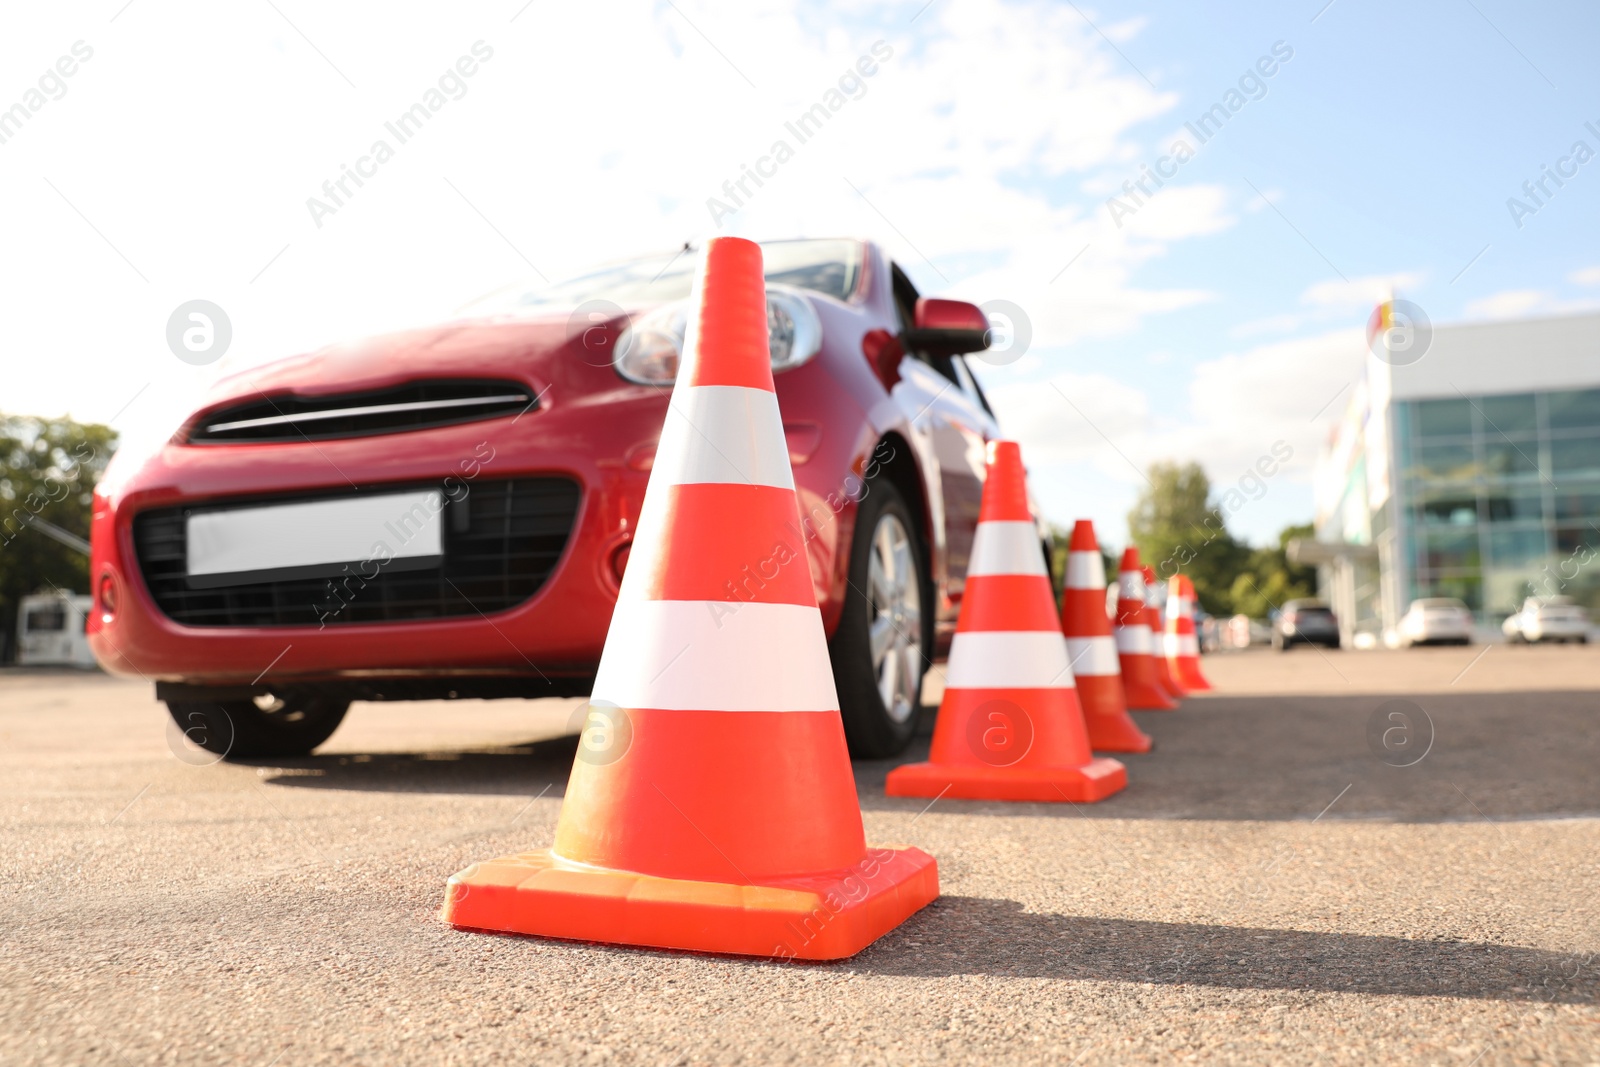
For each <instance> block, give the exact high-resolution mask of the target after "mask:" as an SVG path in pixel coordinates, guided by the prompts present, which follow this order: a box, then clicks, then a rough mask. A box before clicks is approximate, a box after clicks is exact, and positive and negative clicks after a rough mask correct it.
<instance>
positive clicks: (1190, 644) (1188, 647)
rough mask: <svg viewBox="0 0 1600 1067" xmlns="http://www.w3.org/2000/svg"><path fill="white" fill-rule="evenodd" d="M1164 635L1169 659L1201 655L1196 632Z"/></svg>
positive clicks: (1164, 643)
mask: <svg viewBox="0 0 1600 1067" xmlns="http://www.w3.org/2000/svg"><path fill="white" fill-rule="evenodd" d="M1162 637H1163V638H1164V641H1163V642H1162V646H1163V648H1165V650H1166V653H1167V658H1168V659H1172V658H1174V657H1178V658H1182V657H1184V656H1198V655H1200V642H1199V640H1198V639H1196V638H1195V636H1194V634H1162Z"/></svg>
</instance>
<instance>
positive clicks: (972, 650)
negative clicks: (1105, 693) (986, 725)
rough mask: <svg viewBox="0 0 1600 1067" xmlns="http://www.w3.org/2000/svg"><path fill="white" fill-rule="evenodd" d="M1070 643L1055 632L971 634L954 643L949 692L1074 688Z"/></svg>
mask: <svg viewBox="0 0 1600 1067" xmlns="http://www.w3.org/2000/svg"><path fill="white" fill-rule="evenodd" d="M1070 664H1071V661H1070V660H1068V658H1067V642H1066V640H1065V639H1064V638H1062V636H1061V634H1060V633H1059V632H1057V631H1054V630H1021V631H969V632H967V633H958V634H956V636H955V640H953V641H952V642H951V643H950V665H949V667H948V668H947V669H946V671H945V683H944V684H945V687H946V688H948V689H1072V688H1074V685H1073V681H1072V667H1071V665H1070Z"/></svg>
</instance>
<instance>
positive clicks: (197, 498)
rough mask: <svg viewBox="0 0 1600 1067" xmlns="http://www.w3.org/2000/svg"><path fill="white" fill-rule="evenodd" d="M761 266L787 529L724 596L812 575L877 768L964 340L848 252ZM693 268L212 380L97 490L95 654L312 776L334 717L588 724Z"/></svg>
mask: <svg viewBox="0 0 1600 1067" xmlns="http://www.w3.org/2000/svg"><path fill="white" fill-rule="evenodd" d="M762 249H763V254H764V256H765V265H766V274H767V283H768V288H767V301H768V304H767V321H768V343H769V346H770V350H771V356H772V365H773V371H774V372H775V381H776V388H777V396H778V402H779V406H780V410H781V415H782V419H783V429H784V433H785V436H786V437H787V440H788V446H789V459H790V462H791V464H792V465H793V468H794V478H795V483H796V489H797V491H798V495H799V502H800V508H801V511H802V513H803V516H804V517H803V519H801V521H800V522H799V523H798V524H797V525H796V526H795V528H793V529H790V530H772V531H762V532H761V534H762V537H764V538H766V540H764V541H763V544H762V546H761V548H762V553H763V554H755V555H752V557H751V561H750V566H749V567H747V568H746V569H745V571H744V572H742V573H740V574H730V575H729V576H728V578H729V581H728V583H727V586H728V595H729V596H730V597H732V596H737V595H739V590H740V588H741V587H747V586H748V587H750V588H751V591H750V592H748V593H747V594H746V595H754V592H753V588H754V587H758V586H759V584H760V583H761V582H762V581H763V579H762V577H761V575H760V572H761V571H762V569H763V568H771V567H775V566H778V565H780V564H782V563H786V562H787V561H788V560H789V559H794V558H799V559H800V560H801V562H800V564H798V565H800V566H808V567H809V568H810V571H811V575H812V580H813V583H814V585H815V588H816V594H817V599H818V601H819V602H820V606H821V609H822V617H823V621H824V624H825V625H826V627H827V632H828V636H829V640H830V651H831V654H832V661H833V665H834V673H835V679H836V682H837V686H838V692H839V700H840V704H841V707H842V710H843V719H844V728H845V733H846V736H847V737H848V739H849V742H850V745H851V749H852V751H854V752H855V753H857V754H858V755H866V756H889V755H892V754H894V753H896V752H898V751H900V750H901V749H902V748H904V746H905V745H906V743H907V742H908V741H909V740H910V738H911V733H912V729H913V727H914V725H915V721H916V712H917V708H918V706H919V704H920V692H921V685H922V676H923V671H924V669H925V667H926V666H927V664H928V662H929V661H930V660H931V659H932V658H933V657H934V656H937V655H939V654H941V653H942V650H943V649H945V648H947V647H948V644H949V640H950V637H951V635H952V634H953V632H954V630H955V624H956V618H957V614H958V612H959V609H960V598H961V594H962V590H963V586H964V584H965V579H966V573H967V560H968V555H969V553H970V551H971V549H972V541H973V534H974V531H975V528H976V524H977V518H978V509H979V503H980V500H981V498H982V492H983V480H984V475H985V442H986V441H987V440H990V439H993V438H995V437H997V436H998V434H999V428H998V426H997V424H996V422H995V419H994V415H993V413H992V411H991V410H990V408H989V404H988V401H987V400H986V399H985V397H984V395H983V390H982V389H981V388H980V387H979V385H978V383H977V380H976V379H975V378H974V377H973V375H972V373H971V371H970V370H969V369H968V367H967V366H966V364H965V363H964V361H963V358H962V357H963V354H964V353H971V352H977V351H980V350H982V349H984V348H986V347H987V346H988V344H989V334H988V322H987V320H986V319H985V317H984V314H983V312H982V311H981V310H979V309H978V308H977V307H975V306H974V305H972V304H968V303H963V302H961V301H953V300H933V299H926V298H923V297H922V296H921V295H920V294H919V293H918V292H917V290H916V288H915V287H914V286H913V285H912V283H911V281H910V279H909V278H908V277H907V275H906V274H905V272H904V271H902V270H901V269H900V268H899V267H898V266H897V265H895V264H894V263H893V262H891V260H890V259H889V257H888V256H887V255H886V254H885V252H884V251H883V250H882V249H881V248H880V247H879V246H877V245H876V244H873V243H871V242H869V241H862V240H855V239H837V240H799V241H774V242H768V243H766V244H763V246H762ZM698 260H699V256H698V255H697V254H695V253H694V251H693V250H691V249H689V248H688V247H685V248H682V249H677V250H672V251H668V252H664V253H662V254H659V255H653V256H646V257H640V258H637V259H632V260H628V261H626V262H622V263H617V264H612V265H610V266H606V267H602V268H600V269H598V270H596V271H594V272H592V273H590V274H587V275H585V276H583V277H579V278H577V279H575V280H573V281H569V282H565V283H561V284H557V285H554V286H542V287H527V286H516V287H512V288H510V289H507V290H504V291H502V292H500V293H497V294H495V295H493V296H491V297H488V298H485V299H484V300H483V301H481V302H479V303H478V304H475V305H473V306H471V307H469V308H467V309H466V310H465V311H464V313H463V315H462V317H461V318H459V319H457V320H456V321H453V322H448V323H445V324H443V325H438V326H433V327H429V328H425V329H417V330H412V331H409V332H405V333H398V334H393V335H389V336H383V337H377V338H372V339H369V340H364V341H358V342H354V343H348V344H338V345H333V346H330V347H328V348H325V349H322V350H321V351H317V352H313V353H310V354H306V355H301V356H296V357H293V358H290V359H285V360H282V361H280V362H277V363H273V364H270V365H267V366H264V367H259V368H255V369H252V370H249V371H245V372H241V373H238V374H235V375H233V376H231V377H228V378H224V379H222V380H221V381H220V382H218V383H217V384H216V385H215V387H214V388H213V389H212V391H211V393H210V395H209V396H208V397H207V398H206V399H205V400H204V402H203V403H202V405H201V406H200V407H199V408H198V409H197V410H196V411H195V412H194V413H193V414H192V415H191V416H190V417H189V418H188V419H187V420H186V421H185V422H184V424H183V426H182V427H181V428H180V429H179V431H178V432H177V434H176V435H175V436H174V437H173V438H172V439H171V440H170V441H168V442H167V443H166V444H165V445H164V446H163V447H162V448H161V449H160V450H159V451H157V452H156V453H154V454H153V455H149V456H142V457H129V456H125V455H118V456H116V457H115V459H114V460H113V461H112V463H111V467H110V469H109V470H108V471H107V472H106V474H105V476H104V478H103V479H102V480H101V482H100V485H99V487H98V488H97V490H96V493H95V502H94V528H93V538H92V543H93V555H92V561H91V568H92V569H91V574H92V576H93V582H94V593H95V596H96V605H95V610H94V612H93V616H92V618H91V620H90V623H89V642H90V644H91V646H92V647H93V649H94V652H95V655H96V656H97V657H98V658H99V660H100V662H101V663H102V664H103V665H104V666H105V667H106V669H107V670H109V671H111V672H113V673H116V674H121V675H129V676H137V677H145V678H151V679H154V680H155V683H156V695H157V696H158V697H159V698H160V699H162V700H165V701H166V702H167V705H168V708H169V709H170V710H171V712H172V714H173V716H174V718H176V719H177V720H178V722H179V725H180V726H181V727H182V728H183V730H184V732H185V733H186V735H187V736H189V737H190V738H191V739H193V740H195V741H196V742H197V743H199V744H201V745H202V746H206V747H211V748H213V749H214V750H216V751H221V752H226V753H227V754H228V755H230V756H232V757H235V758H244V757H275V756H285V755H296V754H303V753H306V752H309V751H311V750H312V749H313V748H314V747H315V746H316V745H318V744H320V743H322V741H324V740H325V739H326V738H327V737H328V736H329V735H330V734H331V733H332V732H333V730H334V729H335V727H337V726H338V724H339V721H340V719H341V718H342V717H343V716H344V714H345V710H346V708H347V707H348V706H349V703H350V701H352V700H418V699H439V698H458V697H459V698H469V697H502V696H516V697H539V696H583V695H586V694H587V693H588V692H589V689H590V687H591V685H592V682H593V678H594V672H595V668H596V666H597V664H598V663H599V660H600V653H601V649H602V647H603V645H604V643H605V638H606V631H607V628H608V626H609V624H610V620H611V613H612V607H613V606H614V604H615V602H616V596H617V588H618V582H619V580H620V579H621V576H622V573H623V569H624V568H625V567H626V566H627V563H628V557H629V553H630V548H631V544H632V538H633V533H634V528H635V526H636V524H637V522H638V517H639V508H640V504H641V502H642V501H643V498H644V491H645V484H646V482H647V481H648V479H649V477H650V468H651V464H652V463H653V461H654V458H655V452H656V447H657V442H658V438H659V437H660V436H661V432H662V425H663V423H664V421H665V420H666V419H667V417H668V400H669V397H670V394H671V386H672V383H673V381H674V379H675V377H676V374H677V368H678V360H679V356H680V354H681V348H682V344H683V335H684V327H685V323H686V317H687V312H688V308H687V298H688V296H689V292H690V287H691V284H692V282H693V280H694V273H695V270H696V268H697V265H698ZM729 522H730V524H733V523H737V522H738V519H737V517H735V516H729ZM747 532H748V531H747ZM748 533H750V535H751V537H754V532H748ZM780 541H781V542H783V543H784V545H785V547H784V548H783V549H782V550H781V551H777V550H776V544H777V542H780ZM369 546H370V548H371V550H370V551H369ZM380 546H381V551H379V548H380ZM751 551H752V552H754V551H755V549H754V547H752V548H751ZM767 553H771V554H770V555H769V554H767ZM774 574H775V572H772V571H769V572H768V573H767V574H766V578H767V579H771V578H772V577H773V575H774ZM751 583H753V585H751Z"/></svg>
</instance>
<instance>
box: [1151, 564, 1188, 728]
mask: <svg viewBox="0 0 1600 1067" xmlns="http://www.w3.org/2000/svg"><path fill="white" fill-rule="evenodd" d="M1144 587H1145V594H1146V596H1147V597H1148V598H1149V599H1148V601H1147V603H1146V605H1145V612H1144V617H1145V621H1146V622H1147V623H1149V625H1150V658H1151V659H1152V660H1154V661H1155V665H1156V681H1158V682H1160V683H1161V688H1162V689H1165V690H1166V691H1167V695H1168V696H1169V697H1171V698H1172V699H1173V700H1182V699H1183V698H1184V697H1186V696H1188V695H1189V691H1188V690H1187V689H1185V688H1184V687H1183V686H1181V685H1179V684H1178V679H1176V678H1174V677H1173V676H1172V668H1171V667H1169V666H1168V665H1167V646H1166V638H1165V637H1164V636H1163V635H1164V634H1165V633H1166V629H1167V626H1166V622H1165V621H1164V620H1163V619H1162V616H1161V594H1160V593H1159V592H1157V591H1156V572H1155V571H1153V570H1151V569H1150V568H1149V567H1145V568H1144Z"/></svg>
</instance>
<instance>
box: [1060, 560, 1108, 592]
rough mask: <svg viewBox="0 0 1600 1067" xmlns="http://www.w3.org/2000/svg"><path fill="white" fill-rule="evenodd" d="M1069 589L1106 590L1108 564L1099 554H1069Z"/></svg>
mask: <svg viewBox="0 0 1600 1067" xmlns="http://www.w3.org/2000/svg"><path fill="white" fill-rule="evenodd" d="M1066 587H1067V588H1068V589H1104V588H1105V587H1106V564H1105V560H1103V559H1101V558H1100V553H1098V552H1068V553H1067V586H1066Z"/></svg>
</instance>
